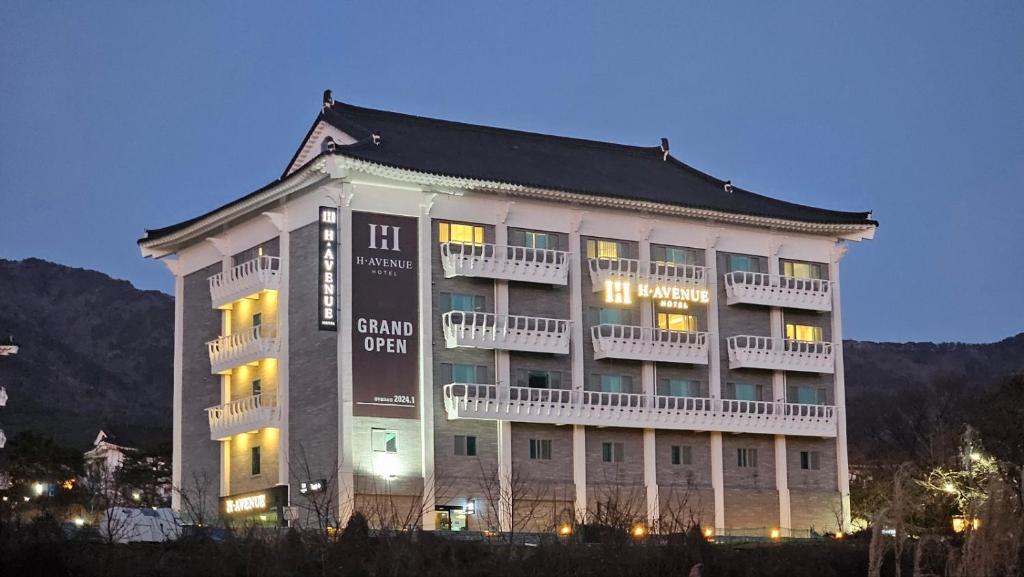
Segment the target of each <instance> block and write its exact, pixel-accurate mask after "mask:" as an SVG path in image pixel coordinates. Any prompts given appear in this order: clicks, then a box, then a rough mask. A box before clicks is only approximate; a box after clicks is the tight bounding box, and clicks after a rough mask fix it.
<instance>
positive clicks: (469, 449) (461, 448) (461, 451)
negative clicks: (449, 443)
mask: <svg viewBox="0 0 1024 577" xmlns="http://www.w3.org/2000/svg"><path fill="white" fill-rule="evenodd" d="M455 454H456V455H458V456H460V457H475V456H476V437H474V436H471V435H455Z"/></svg>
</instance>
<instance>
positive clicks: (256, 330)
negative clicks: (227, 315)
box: [206, 323, 281, 375]
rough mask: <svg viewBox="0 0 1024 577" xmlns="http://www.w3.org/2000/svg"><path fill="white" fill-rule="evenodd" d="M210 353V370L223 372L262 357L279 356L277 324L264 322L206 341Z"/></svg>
mask: <svg viewBox="0 0 1024 577" xmlns="http://www.w3.org/2000/svg"><path fill="white" fill-rule="evenodd" d="M206 347H207V349H208V350H209V353H210V371H211V372H212V373H213V374H215V375H216V374H222V373H226V372H228V371H230V370H231V369H233V368H235V367H240V366H242V365H245V364H248V363H255V362H257V361H260V360H262V359H271V358H277V353H278V351H279V350H280V348H281V340H280V339H279V338H278V336H277V325H276V324H272V323H264V324H262V325H259V326H255V327H251V328H248V329H245V330H243V331H239V332H237V333H234V334H230V335H228V336H225V337H220V338H217V339H214V340H212V341H210V342H208V343H206Z"/></svg>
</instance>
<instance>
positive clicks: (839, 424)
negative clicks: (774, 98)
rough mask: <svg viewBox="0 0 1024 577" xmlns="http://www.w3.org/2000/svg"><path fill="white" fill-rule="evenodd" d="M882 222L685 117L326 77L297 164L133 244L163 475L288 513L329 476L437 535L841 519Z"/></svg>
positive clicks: (763, 531)
mask: <svg viewBox="0 0 1024 577" xmlns="http://www.w3.org/2000/svg"><path fill="white" fill-rule="evenodd" d="M876 226H877V223H876V222H875V221H874V220H872V216H871V214H870V213H863V212H840V211H834V210H826V209H821V208H814V207H809V206H803V205H798V204H794V203H790V202H785V201H782V200H776V199H773V198H768V197H765V196H761V195H758V194H755V193H753V192H749V191H747V190H744V189H741V188H739V187H737V186H733V185H731V184H730V183H729V182H728V181H722V180H719V179H717V178H715V177H712V176H709V175H707V174H705V173H702V172H700V171H698V170H696V169H694V168H692V167H690V166H688V165H686V164H684V163H683V162H681V161H679V160H677V159H676V158H674V157H673V156H672V155H671V154H670V153H669V150H668V141H667V140H662V143H661V146H653V147H643V146H626V145H620V144H611V143H605V142H595V141H589V140H581V139H575V138H565V137H557V136H548V135H543V134H534V133H528V132H521V131H516V130H506V129H500V128H491V127H485V126H476V125H470V124H463V123H458V122H451V121H446V120H436V119H430V118H422V117H417V116H410V115H406V114H399V113H394V112H385V111H380V110H372V109H368V108H360V107H356V106H351V105H347V104H343V103H340V102H334V101H333V100H331V99H330V97H329V93H328V94H326V95H325V103H324V107H323V109H322V111H321V113H320V114H319V115H318V117H317V118H316V120H315V121H314V122H313V125H312V127H311V128H310V129H309V131H308V133H307V135H306V137H305V139H304V140H303V141H302V143H301V144H300V146H299V148H298V150H297V151H296V153H295V155H294V157H293V158H292V159H291V161H290V162H289V163H288V165H287V168H286V169H285V171H284V173H283V174H282V176H281V177H280V178H279V179H277V180H275V181H274V182H271V183H269V184H267V185H266V186H263V187H262V188H260V189H258V190H256V191H253V192H251V193H249V194H247V195H245V196H243V197H241V198H238V199H236V200H233V201H231V202H229V203H227V204H225V205H223V206H221V207H220V208H217V209H215V210H212V211H210V212H208V213H206V214H203V215H201V216H197V217H195V218H193V219H190V220H188V221H185V222H182V223H179V224H175V225H172V226H168V227H165V228H160V229H155V230H148V231H146V234H145V236H144V237H143V238H142V239H141V240H139V245H140V247H141V250H142V253H143V255H144V256H146V257H151V258H159V259H162V260H163V261H164V262H165V263H167V266H168V268H169V269H170V270H171V272H172V273H173V275H174V279H175V353H174V484H175V485H176V486H178V487H182V488H183V489H188V488H189V487H195V486H198V483H199V480H204V481H205V482H207V483H208V484H209V491H210V493H211V494H212V495H216V494H217V493H219V496H220V500H219V501H218V502H216V503H214V502H212V499H211V502H210V506H211V507H219V508H220V512H221V513H222V514H223V515H224V516H226V517H229V518H231V517H235V518H247V519H251V520H258V521H261V522H264V523H269V524H278V525H282V524H285V523H292V524H303V523H308V522H310V520H309V517H308V509H309V508H308V507H306V506H304V503H306V502H307V501H309V499H310V498H311V497H313V496H317V495H319V496H320V497H324V496H325V495H324V493H325V492H326V496H328V497H330V498H329V499H328V502H329V503H330V507H331V513H332V515H334V516H336V517H337V519H338V520H340V521H341V522H344V520H345V519H346V518H347V517H348V516H349V515H351V514H352V512H353V511H361V512H364V513H365V514H367V515H368V516H369V517H370V518H371V522H374V523H379V524H383V525H387V524H391V525H404V526H407V525H410V524H420V525H421V526H422V527H423V528H425V529H450V530H460V529H467V530H487V529H490V530H506V531H507V530H516V531H523V530H532V531H546V530H552V529H553V528H555V527H560V526H563V525H564V524H566V523H572V522H595V523H605V522H621V521H622V519H624V518H630V519H635V520H636V521H637V522H641V523H644V524H646V525H647V526H648V527H649V528H650V529H651V530H655V531H672V530H678V529H679V528H680V527H681V526H682V525H683V524H685V523H687V522H690V521H699V522H700V523H701V525H702V526H703V527H705V528H714V530H715V531H716V532H718V533H720V534H725V533H732V534H740V533H747V534H759V535H769V534H781V535H783V536H785V535H793V536H801V535H806V534H808V533H809V532H810V531H811V530H814V531H819V532H823V531H834V530H838V529H843V528H845V527H846V526H847V525H848V524H849V519H850V507H849V489H848V473H847V467H848V464H847V450H846V424H845V419H846V415H845V411H844V406H845V401H844V385H843V347H842V316H841V314H840V313H841V309H840V290H839V288H840V285H839V264H840V259H841V257H842V255H843V254H844V252H845V247H846V243H847V241H860V240H865V239H870V238H872V237H873V235H874V231H875V228H876ZM174 506H175V507H177V508H182V509H184V508H185V507H184V504H183V503H182V498H181V495H180V494H176V495H175V500H174ZM183 512H185V513H188V511H183Z"/></svg>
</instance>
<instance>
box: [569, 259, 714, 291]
mask: <svg viewBox="0 0 1024 577" xmlns="http://www.w3.org/2000/svg"><path fill="white" fill-rule="evenodd" d="M587 260H588V265H589V266H590V282H591V285H592V288H593V290H594V292H598V291H601V290H604V281H606V280H608V279H613V280H628V281H630V282H633V283H639V282H646V283H648V284H652V285H654V284H656V285H668V286H678V287H681V288H700V289H703V288H707V267H703V266H697V265H692V264H672V263H667V262H646V261H640V260H637V259H632V258H619V259H604V258H591V259H587Z"/></svg>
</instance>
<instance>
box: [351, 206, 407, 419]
mask: <svg viewBox="0 0 1024 577" xmlns="http://www.w3.org/2000/svg"><path fill="white" fill-rule="evenodd" d="M417 225H418V221H417V219H415V218H411V217H407V216H393V215H385V214H375V213H368V212H354V213H352V312H351V314H352V396H353V399H352V400H353V407H352V414H353V415H356V416H363V417H398V418H405V419H416V418H419V411H418V409H417V404H416V396H417V391H418V388H419V321H418V316H419V278H418V277H419V273H418V271H417V268H418V267H417V263H418V262H419V260H418V259H419V252H418V251H419V246H418V244H419V243H418V237H417V235H416V227H417Z"/></svg>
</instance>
